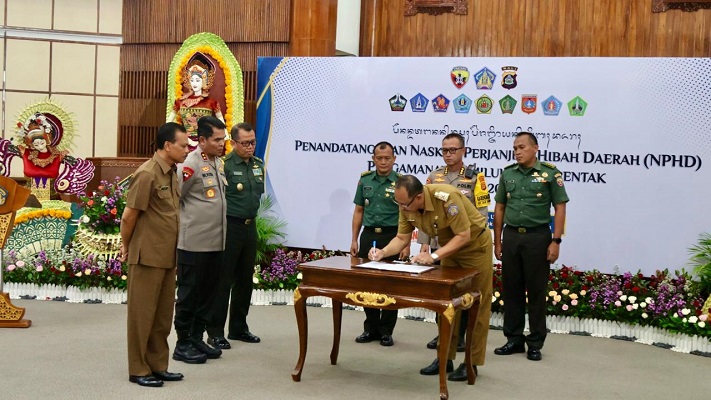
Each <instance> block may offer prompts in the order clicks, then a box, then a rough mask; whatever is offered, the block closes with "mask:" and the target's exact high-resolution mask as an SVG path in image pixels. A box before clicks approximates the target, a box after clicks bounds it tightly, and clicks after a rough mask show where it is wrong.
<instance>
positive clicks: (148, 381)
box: [128, 375, 163, 387]
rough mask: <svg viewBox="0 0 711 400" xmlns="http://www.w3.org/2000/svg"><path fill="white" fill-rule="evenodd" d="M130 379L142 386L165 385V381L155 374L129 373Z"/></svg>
mask: <svg viewBox="0 0 711 400" xmlns="http://www.w3.org/2000/svg"><path fill="white" fill-rule="evenodd" d="M128 380H129V381H130V382H133V383H137V384H139V385H140V386H146V387H161V386H163V381H162V380H160V379H158V378H156V377H155V376H153V375H146V376H136V375H129V376H128Z"/></svg>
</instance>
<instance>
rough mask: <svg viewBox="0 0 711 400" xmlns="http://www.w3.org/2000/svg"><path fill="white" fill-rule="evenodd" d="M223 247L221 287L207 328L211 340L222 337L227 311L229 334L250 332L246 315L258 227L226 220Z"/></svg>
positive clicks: (239, 220)
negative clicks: (228, 315) (225, 234)
mask: <svg viewBox="0 0 711 400" xmlns="http://www.w3.org/2000/svg"><path fill="white" fill-rule="evenodd" d="M225 243H226V244H225V252H224V253H223V260H222V267H221V270H220V283H219V285H218V287H217V293H216V294H215V301H214V303H213V306H212V315H211V317H210V324H209V325H208V327H207V334H208V335H209V336H210V337H215V336H222V337H224V336H225V322H226V321H227V309H228V308H229V314H230V322H229V327H228V332H229V334H230V335H239V334H240V333H244V332H248V331H249V326H248V325H247V314H248V313H249V305H250V303H251V301H252V277H253V275H254V260H255V258H256V257H257V226H256V224H255V221H254V219H252V220H250V223H249V224H246V223H245V220H244V219H241V218H234V217H230V216H228V217H227V239H226V242H225ZM230 296H231V297H232V301H231V302H230Z"/></svg>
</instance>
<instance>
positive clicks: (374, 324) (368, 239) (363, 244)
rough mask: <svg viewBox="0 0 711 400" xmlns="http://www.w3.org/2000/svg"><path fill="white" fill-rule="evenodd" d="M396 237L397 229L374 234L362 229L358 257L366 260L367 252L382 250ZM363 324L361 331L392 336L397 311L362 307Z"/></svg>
mask: <svg viewBox="0 0 711 400" xmlns="http://www.w3.org/2000/svg"><path fill="white" fill-rule="evenodd" d="M395 236H397V227H389V228H382V232H380V233H376V232H375V231H374V230H373V229H372V228H363V231H362V232H361V233H360V246H359V247H358V257H360V258H364V259H366V260H367V259H368V252H369V251H370V249H371V248H373V241H375V247H377V248H379V249H382V248H383V247H385V246H387V244H388V243H390V241H391V240H392V239H393V238H394V237H395ZM397 259H398V256H397V255H395V256H392V257H388V258H386V259H384V261H392V260H397ZM363 310H364V311H365V322H363V330H364V331H365V332H368V333H372V334H376V335H380V336H383V335H389V336H391V335H392V334H393V330H394V329H395V323H396V322H397V310H381V309H379V308H370V307H364V308H363Z"/></svg>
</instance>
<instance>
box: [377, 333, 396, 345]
mask: <svg viewBox="0 0 711 400" xmlns="http://www.w3.org/2000/svg"><path fill="white" fill-rule="evenodd" d="M394 344H395V341H394V340H393V336H392V335H383V337H381V338H380V345H381V346H392V345H394Z"/></svg>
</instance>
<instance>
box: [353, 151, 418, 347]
mask: <svg viewBox="0 0 711 400" xmlns="http://www.w3.org/2000/svg"><path fill="white" fill-rule="evenodd" d="M395 158H396V157H395V150H394V149H393V146H392V145H391V144H390V143H388V142H380V143H378V144H376V145H375V147H374V148H373V163H374V164H375V171H366V172H363V173H362V174H361V177H360V180H359V181H358V188H357V189H356V194H355V198H354V199H353V203H355V208H354V210H353V223H352V234H353V236H352V240H351V255H352V256H353V257H360V258H368V251H370V250H371V249H372V248H373V247H381V246H384V245H385V244H387V243H388V242H390V240H391V239H392V238H393V237H395V235H396V234H397V221H398V212H399V211H398V206H397V204H395V203H394V197H393V195H394V193H395V181H397V179H398V178H399V177H400V174H398V173H397V172H395V171H393V165H394V164H395ZM361 227H363V231H362V232H361ZM358 234H360V246H358V240H357V239H358ZM408 243H409V242H408ZM409 255H410V247H409V246H408V247H406V248H405V249H403V250H402V253H401V254H400V256H401V257H402V258H405V257H408V256H409ZM396 258H397V254H394V255H393V256H392V257H390V259H396ZM396 322H397V310H380V309H378V308H368V307H366V308H365V322H364V323H363V333H362V334H361V335H360V336H358V337H357V338H356V342H358V343H367V342H372V341H375V340H379V341H380V344H381V345H383V346H392V345H393V343H394V342H393V336H392V335H393V330H394V329H395V323H396Z"/></svg>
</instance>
